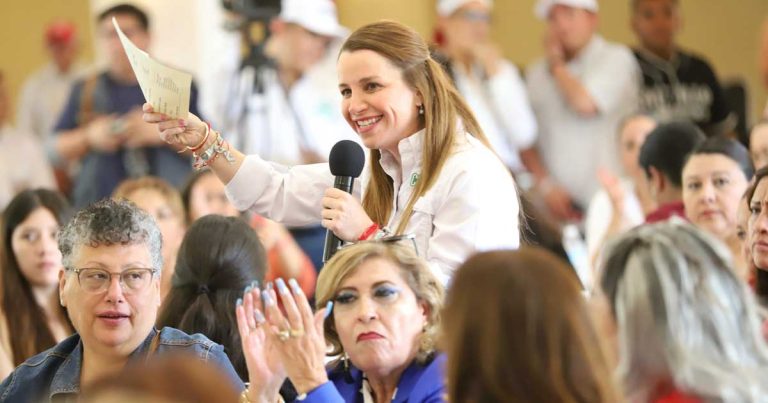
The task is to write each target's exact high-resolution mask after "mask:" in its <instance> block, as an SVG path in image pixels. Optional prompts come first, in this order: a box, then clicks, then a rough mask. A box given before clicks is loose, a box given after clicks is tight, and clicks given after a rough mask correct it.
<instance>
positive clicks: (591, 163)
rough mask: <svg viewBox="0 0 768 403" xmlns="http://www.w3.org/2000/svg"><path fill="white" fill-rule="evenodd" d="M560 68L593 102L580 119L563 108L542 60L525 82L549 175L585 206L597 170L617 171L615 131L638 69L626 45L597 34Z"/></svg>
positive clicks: (634, 98)
mask: <svg viewBox="0 0 768 403" xmlns="http://www.w3.org/2000/svg"><path fill="white" fill-rule="evenodd" d="M566 67H567V69H568V71H569V72H570V73H571V74H573V75H574V76H575V77H576V78H577V79H578V80H579V82H581V84H582V85H583V86H584V87H585V88H586V90H587V91H588V92H589V94H590V96H591V97H592V99H593V100H594V101H595V103H596V104H597V109H598V114H597V116H594V117H583V116H580V115H579V114H578V113H576V112H575V111H573V110H572V109H571V108H570V107H569V105H568V103H567V102H566V100H565V99H564V98H563V95H562V93H561V92H560V90H559V88H558V87H557V83H556V82H555V80H554V78H553V77H552V75H551V74H550V72H549V68H548V66H547V63H546V61H545V60H540V61H538V62H536V63H535V64H534V65H533V66H531V68H530V69H529V70H528V72H527V74H526V82H527V85H528V94H529V95H530V98H531V106H532V107H533V111H534V113H535V114H536V120H537V122H538V124H539V138H538V145H539V150H540V153H541V157H542V159H543V160H544V163H545V165H546V166H547V168H548V169H549V171H550V174H551V175H552V177H553V178H554V179H555V180H556V181H557V182H558V183H560V184H562V185H563V186H564V187H565V188H566V189H567V190H568V192H569V193H570V194H571V195H573V196H574V198H575V200H576V201H577V202H578V203H580V204H581V206H582V207H583V208H586V206H587V205H588V203H589V200H590V199H591V197H592V195H593V194H594V193H595V192H596V191H597V190H598V188H599V183H598V180H597V169H598V168H599V167H604V168H606V169H608V170H610V171H612V172H619V171H620V166H619V161H618V156H617V154H618V152H617V151H616V150H618V144H617V138H618V135H617V134H616V133H617V131H618V125H619V122H620V121H621V119H622V118H624V117H626V116H628V115H629V114H630V113H632V112H634V111H635V110H636V109H637V107H638V90H639V84H640V71H639V67H638V65H637V61H636V60H635V57H634V55H633V54H632V52H631V51H630V50H629V49H628V48H627V47H625V46H623V45H618V44H614V43H609V42H606V41H605V40H604V39H603V38H602V37H600V36H599V35H595V36H594V37H593V38H592V40H591V41H590V42H589V44H587V46H586V47H585V48H584V49H583V50H582V51H581V53H580V54H579V55H578V56H577V57H575V58H574V59H572V60H571V61H569V62H568V63H567V64H566Z"/></svg>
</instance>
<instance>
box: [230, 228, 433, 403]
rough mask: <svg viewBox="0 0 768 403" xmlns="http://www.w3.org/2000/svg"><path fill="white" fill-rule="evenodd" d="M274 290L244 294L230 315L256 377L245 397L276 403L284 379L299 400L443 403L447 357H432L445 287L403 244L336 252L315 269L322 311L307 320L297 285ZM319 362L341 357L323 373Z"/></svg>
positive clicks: (309, 310)
mask: <svg viewBox="0 0 768 403" xmlns="http://www.w3.org/2000/svg"><path fill="white" fill-rule="evenodd" d="M276 284H277V292H275V290H273V289H269V290H267V291H265V292H260V291H259V290H258V289H254V290H253V291H251V292H248V293H246V294H245V297H244V303H243V305H242V306H240V307H238V308H237V316H238V327H239V329H240V335H241V337H242V338H243V343H244V344H245V346H244V350H245V351H246V360H247V362H248V370H249V371H250V373H251V379H252V380H254V379H258V380H259V383H258V384H254V383H253V381H252V382H251V385H250V392H251V396H252V397H254V396H264V397H265V399H266V401H275V400H274V397H275V394H276V390H277V387H279V385H280V384H281V383H282V381H283V378H284V376H285V375H284V374H287V375H288V377H289V378H290V380H291V381H292V382H293V384H294V386H295V387H296V390H297V391H298V392H299V393H300V394H306V397H305V398H304V401H305V402H350V403H351V402H362V401H365V402H389V401H408V402H442V401H443V395H444V393H445V389H444V380H443V365H444V363H445V357H444V356H443V355H441V354H438V353H437V352H436V351H435V334H436V332H437V328H438V326H439V325H440V310H441V308H442V302H443V287H442V285H441V284H440V282H439V281H438V279H437V278H436V277H435V275H434V274H432V271H431V270H430V268H429V266H428V265H427V263H426V261H425V260H423V259H421V258H419V257H418V256H417V255H416V253H415V251H414V250H413V248H411V247H410V245H409V246H404V245H398V244H394V243H381V242H375V241H369V242H361V243H358V244H355V245H352V246H349V247H345V248H344V249H342V250H340V251H339V252H338V253H336V255H334V256H333V258H332V259H331V260H329V261H328V263H327V265H326V266H325V267H324V268H323V270H322V271H321V272H320V277H319V278H318V283H317V292H316V294H315V296H316V298H317V306H318V307H324V308H322V309H319V310H318V312H317V313H315V314H314V316H313V314H312V308H311V307H310V305H309V302H308V301H307V298H306V296H305V295H304V293H302V292H301V289H300V288H299V287H298V284H297V283H296V282H295V281H292V280H291V281H289V285H290V289H289V288H288V286H286V284H285V283H284V282H283V280H282V279H278V280H277V281H276ZM278 294H279V298H280V301H281V302H282V305H283V308H284V311H285V313H286V314H285V315H284V314H283V313H282V312H281V310H280V309H278V306H277V303H276V301H277V298H278ZM260 297H261V298H263V305H262V304H261V303H255V302H254V301H259V300H260ZM246 314H247V315H246ZM265 317H266V319H265ZM265 321H268V323H267V322H265ZM326 343H327V344H326ZM328 346H330V348H328ZM326 355H328V356H340V357H341V358H339V359H338V360H336V361H334V362H333V363H331V364H330V365H329V367H328V368H327V369H326V367H325V364H324V363H325V356H326ZM262 357H267V360H263V358H262ZM264 361H266V362H264ZM326 371H327V372H326ZM251 400H252V401H255V400H254V399H253V398H252V399H251Z"/></svg>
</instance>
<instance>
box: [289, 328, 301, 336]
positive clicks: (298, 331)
mask: <svg viewBox="0 0 768 403" xmlns="http://www.w3.org/2000/svg"><path fill="white" fill-rule="evenodd" d="M288 335H289V336H290V337H296V338H298V337H301V336H304V329H303V328H298V329H291V330H289V331H288Z"/></svg>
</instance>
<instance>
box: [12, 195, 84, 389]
mask: <svg viewBox="0 0 768 403" xmlns="http://www.w3.org/2000/svg"><path fill="white" fill-rule="evenodd" d="M69 212H70V206H69V203H67V201H66V200H65V199H64V197H62V196H61V195H60V194H59V193H57V192H54V191H52V190H46V189H36V190H26V191H22V192H21V193H19V194H17V195H16V196H15V197H14V198H13V199H12V200H11V202H10V204H8V206H7V207H6V209H5V211H4V212H3V215H2V219H0V222H2V228H3V232H2V235H1V236H2V240H3V246H2V250H0V298H1V299H0V301H1V302H0V379H4V378H5V377H6V376H7V375H8V374H9V373H11V371H12V370H13V367H15V366H17V365H19V364H21V363H22V362H24V360H26V359H27V358H29V357H32V356H33V355H35V354H37V353H40V352H41V351H43V350H45V349H47V348H50V347H52V346H53V345H54V344H56V343H57V342H58V341H61V340H63V339H64V338H66V337H67V336H69V335H70V334H72V325H71V324H70V323H69V320H68V319H67V315H66V314H65V312H64V309H62V307H61V305H60V304H59V288H58V285H59V272H60V271H61V270H62V269H63V267H62V264H61V253H60V252H59V249H58V247H57V245H56V239H57V233H58V231H59V227H60V226H61V225H62V224H63V223H64V222H65V221H66V219H67V217H68V215H69Z"/></svg>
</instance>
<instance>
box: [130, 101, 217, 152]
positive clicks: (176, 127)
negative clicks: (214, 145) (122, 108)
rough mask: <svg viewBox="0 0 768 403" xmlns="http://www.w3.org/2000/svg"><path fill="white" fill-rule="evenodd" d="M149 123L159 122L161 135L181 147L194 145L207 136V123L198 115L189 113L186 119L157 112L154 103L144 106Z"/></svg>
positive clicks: (145, 118)
mask: <svg viewBox="0 0 768 403" xmlns="http://www.w3.org/2000/svg"><path fill="white" fill-rule="evenodd" d="M142 111H143V112H144V115H143V116H142V117H143V119H144V121H145V122H147V123H154V124H157V129H158V130H159V131H160V137H161V138H162V139H163V141H165V142H166V143H168V144H171V145H176V146H180V147H182V148H183V147H194V146H196V145H198V144H200V142H201V141H203V138H204V137H205V131H206V124H205V123H204V122H203V121H202V120H200V118H198V117H197V116H195V115H193V114H192V113H189V114H188V115H187V118H186V119H176V118H171V117H170V116H167V115H165V114H162V113H156V112H155V110H154V108H153V107H152V105H150V104H149V103H145V104H144V105H143V106H142Z"/></svg>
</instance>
